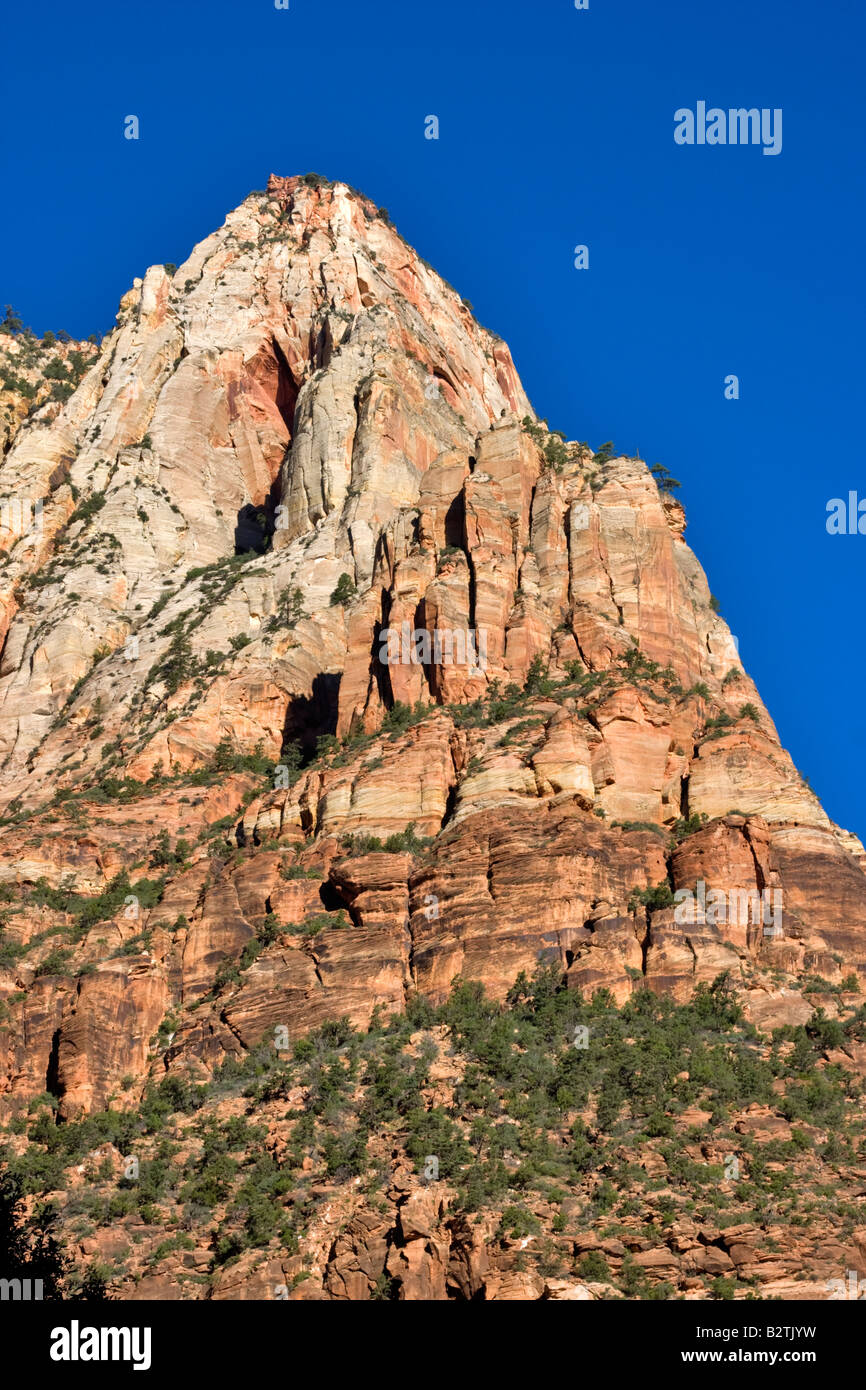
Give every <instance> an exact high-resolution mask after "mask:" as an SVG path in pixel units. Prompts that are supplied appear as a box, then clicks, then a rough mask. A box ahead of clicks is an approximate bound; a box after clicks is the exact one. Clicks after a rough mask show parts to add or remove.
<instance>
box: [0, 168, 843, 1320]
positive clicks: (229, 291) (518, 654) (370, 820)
mask: <svg viewBox="0 0 866 1390" xmlns="http://www.w3.org/2000/svg"><path fill="white" fill-rule="evenodd" d="M92 352H93V354H94V357H95V360H93V362H92V365H90V366H89V369H88V370H87V371H86V373H85V375H84V377H83V379H82V380H81V382H80V384H79V385H78V387H77V389H76V390H75V391H74V392H73V394H71V395H70V396H69V397H68V399H65V400H62V401H60V400H56V401H55V402H54V403H53V404H52V406H51V409H50V410H49V409H47V408H44V409H43V410H37V411H36V413H35V414H34V415H33V416H32V417H31V418H30V420H29V421H28V422H26V423H25V424H22V425H20V426H16V428H15V430H14V431H11V430H10V431H7V437H6V440H7V445H8V447H7V449H6V452H5V455H4V457H3V461H2V468H0V473H2V476H0V496H4V497H16V496H17V497H25V496H26V497H28V498H32V499H39V500H40V503H41V525H40V527H39V528H38V530H37V529H32V530H30V531H25V532H24V533H23V534H11V533H8V532H7V533H3V532H0V542H3V543H4V545H5V557H4V562H3V568H2V575H0V600H2V602H0V608H2V614H3V617H2V624H0V636H2V660H0V754H2V763H3V767H2V774H0V806H2V809H3V820H2V826H0V883H2V885H3V893H4V896H5V898H6V905H5V908H4V916H5V926H4V935H3V941H4V946H5V953H4V956H3V972H2V977H0V990H2V994H3V996H4V998H5V1016H4V1017H5V1022H4V1025H3V1029H4V1032H3V1037H4V1039H5V1041H4V1044H3V1046H4V1052H3V1059H4V1066H3V1073H2V1080H0V1086H2V1096H0V1101H2V1104H3V1105H4V1106H5V1107H6V1108H7V1110H10V1111H14V1109H15V1108H16V1107H17V1106H19V1105H20V1104H21V1103H22V1102H23V1101H24V1100H26V1098H27V1096H28V1095H31V1094H34V1093H36V1092H38V1091H41V1090H44V1089H45V1086H46V1078H50V1084H51V1087H53V1088H54V1093H55V1094H56V1095H57V1097H58V1103H59V1105H60V1107H61V1111H62V1113H63V1114H64V1115H67V1116H71V1115H75V1114H79V1113H83V1112H86V1111H88V1110H90V1109H92V1108H94V1107H99V1106H101V1105H103V1104H105V1103H106V1102H107V1101H108V1099H109V1098H110V1097H116V1096H117V1095H118V1084H119V1081H120V1080H121V1078H122V1077H123V1076H131V1077H132V1078H133V1081H132V1083H131V1089H129V1090H128V1091H127V1092H126V1093H125V1094H126V1096H127V1099H128V1098H129V1097H134V1096H135V1095H136V1094H139V1093H140V1091H141V1088H142V1086H143V1085H144V1084H145V1082H146V1080H147V1078H148V1076H151V1077H153V1076H160V1075H162V1074H164V1073H165V1071H168V1072H170V1073H172V1072H178V1073H183V1074H189V1075H193V1076H197V1077H204V1076H208V1075H210V1074H211V1073H212V1071H213V1068H214V1067H215V1066H216V1065H217V1064H218V1063H220V1062H221V1061H223V1060H225V1058H227V1057H231V1056H237V1055H240V1054H242V1053H243V1052H244V1051H246V1050H248V1049H250V1048H254V1047H256V1046H257V1045H259V1044H260V1043H261V1042H262V1041H263V1040H266V1039H268V1038H270V1037H272V1036H273V1033H274V1030H275V1029H279V1028H284V1029H285V1030H286V1035H287V1037H288V1038H290V1039H292V1038H296V1037H298V1036H301V1035H303V1034H304V1033H306V1032H308V1031H310V1030H311V1029H313V1028H315V1027H318V1026H319V1025H320V1024H321V1023H323V1022H324V1021H326V1020H328V1019H332V1018H336V1017H339V1016H343V1015H345V1016H348V1017H349V1018H350V1019H351V1020H352V1021H353V1022H354V1023H355V1024H357V1025H359V1026H360V1025H365V1024H366V1023H367V1022H368V1021H369V1019H370V1016H371V1014H372V1012H373V1010H374V1009H379V1010H380V1011H381V1010H384V1011H385V1012H386V1013H387V1012H388V1011H396V1010H399V1009H401V1008H403V1006H404V1005H405V1003H406V1001H407V999H409V998H411V997H412V995H413V994H414V993H416V992H420V993H421V994H423V995H425V996H427V997H428V998H429V999H430V1000H432V1001H434V1002H438V1001H441V1000H442V999H443V998H445V997H446V995H447V994H448V991H449V989H450V987H451V983H452V981H453V980H454V978H455V977H456V976H463V977H466V978H474V979H480V980H482V981H483V982H484V984H485V986H486V987H487V989H488V990H489V991H490V992H491V993H492V994H494V995H496V996H498V997H502V996H503V995H504V994H505V992H506V991H507V990H508V989H509V987H510V986H511V984H512V983H513V981H514V979H515V977H516V976H517V975H518V973H519V972H520V971H527V972H531V971H532V970H533V968H534V967H535V966H536V964H537V963H538V961H539V960H542V961H547V962H551V963H555V964H556V965H557V966H558V967H559V968H560V969H561V971H562V974H563V976H564V978H565V979H566V980H567V982H568V985H569V986H570V987H573V988H579V989H581V990H582V991H584V992H585V993H590V994H591V993H592V992H593V991H595V990H597V989H599V988H605V989H608V990H609V991H610V992H611V993H612V995H613V996H614V998H616V999H617V1000H618V1001H620V1002H623V1001H624V1000H626V999H628V998H629V996H630V995H631V994H632V992H633V991H634V989H635V988H636V987H638V986H642V985H643V984H648V985H649V987H650V988H651V989H653V990H656V991H659V992H662V993H669V994H673V995H674V996H675V997H677V998H680V999H686V998H688V997H689V995H690V994H691V991H692V990H693V989H694V987H695V985H696V984H698V983H700V982H702V981H703V982H710V981H712V980H713V979H714V978H715V977H716V976H717V975H719V974H720V973H722V972H728V973H729V974H730V976H731V977H732V978H733V980H734V981H735V983H736V985H737V987H738V989H739V990H740V991H741V992H742V995H743V999H744V1001H745V1004H746V1007H747V1009H749V1010H751V1011H752V1014H753V1016H754V1018H755V1020H756V1021H758V1020H764V1021H765V1023H766V1021H767V1020H772V1023H773V1024H774V1025H776V1024H779V1023H780V1022H785V1021H792V1022H794V1021H800V1018H801V1013H802V1009H801V1004H802V999H801V996H799V995H798V994H797V990H796V982H797V981H798V980H799V979H800V978H802V977H805V976H810V977H814V976H819V977H821V978H822V979H824V980H826V981H827V982H828V983H829V984H830V985H833V986H838V985H839V984H840V982H841V981H842V980H843V979H844V978H845V977H849V976H856V977H859V979H860V980H861V981H862V980H864V979H866V931H864V927H866V875H864V867H863V866H864V862H866V861H864V856H863V851H862V847H861V846H860V844H859V842H858V841H857V840H856V837H854V836H852V835H850V834H848V833H847V832H845V831H842V830H840V829H839V828H838V827H837V826H835V825H833V824H832V823H831V821H830V820H829V818H828V817H827V815H826V814H825V812H824V810H823V809H822V807H821V805H820V804H819V802H818V800H817V798H816V797H815V796H814V794H813V793H812V792H811V790H810V789H809V788H808V786H807V785H806V783H805V782H804V781H803V779H802V778H801V777H800V776H799V774H798V773H797V771H796V769H795V767H794V766H793V763H792V761H791V759H790V757H789V755H788V754H787V753H786V752H785V750H784V749H783V748H782V747H781V745H780V742H779V738H778V735H777V732H776V730H775V727H774V725H773V722H772V719H771V717H770V715H769V713H768V712H767V710H766V709H765V708H764V706H763V704H762V703H761V700H760V696H759V695H758V692H757V690H756V689H755V686H754V684H753V683H752V681H751V680H750V679H749V677H748V675H747V674H746V672H745V671H744V670H743V669H742V667H741V666H740V663H739V660H738V657H737V652H736V648H735V645H734V642H733V639H732V638H731V635H730V632H729V631H728V628H727V626H726V624H725V623H724V621H723V620H722V618H721V617H720V616H719V615H718V614H717V613H716V612H715V611H714V604H713V603H712V602H711V595H710V591H709V587H708V585H707V581H706V578H705V576H704V573H703V571H702V569H701V567H700V565H699V563H698V561H697V559H696V558H695V556H694V555H693V554H692V552H691V551H690V549H689V548H688V546H687V544H686V542H685V539H684V534H683V533H684V528H685V516H684V512H683V509H682V507H681V506H680V505H679V504H678V503H677V502H676V501H675V500H674V499H673V498H672V497H671V496H670V495H669V493H668V491H667V490H666V487H665V484H664V482H663V481H662V482H659V481H657V477H656V476H655V475H654V473H653V472H652V471H650V470H649V469H648V468H647V466H646V465H645V464H644V463H643V462H642V460H640V459H638V458H626V457H615V456H611V455H610V453H609V452H608V451H598V452H593V450H592V449H590V448H589V446H587V445H585V444H582V443H579V442H577V441H567V440H565V439H564V438H562V437H560V436H559V435H557V434H552V433H550V432H549V431H548V430H547V428H546V425H544V424H542V423H539V421H538V420H537V419H536V416H535V414H534V412H533V410H532V408H531V406H530V404H529V402H528V400H527V398H526V395H525V393H524V391H523V388H522V386H521V384H520V381H519V378H518V376H517V372H516V370H515V367H514V364H513V362H512V360H511V356H510V353H509V351H508V348H507V346H506V345H505V343H504V342H503V341H502V340H501V339H500V338H498V337H497V336H496V335H495V334H493V333H491V332H489V331H487V330H486V329H484V328H482V327H481V326H480V325H479V324H478V323H477V322H476V321H475V319H474V318H473V315H472V313H471V311H470V309H469V307H468V305H467V303H466V302H465V301H463V300H462V299H461V297H460V295H459V294H458V293H457V292H456V291H455V290H454V289H453V288H451V287H450V286H449V285H447V284H446V283H445V282H444V281H443V280H442V279H441V278H440V277H439V276H438V275H437V274H436V272H435V271H434V270H433V269H432V268H431V267H430V266H429V265H428V264H427V263H426V262H425V261H424V260H422V258H421V257H420V256H419V255H418V254H417V253H416V252H415V251H414V250H413V249H412V248H411V247H409V246H408V245H407V244H406V243H405V241H404V240H403V239H402V237H400V235H399V234H398V233H397V231H396V230H395V229H394V227H393V226H391V225H390V223H389V222H388V220H387V218H386V216H384V215H383V214H382V213H381V212H379V211H377V210H376V208H375V207H374V206H373V205H372V204H371V203H370V202H369V201H368V200H367V199H366V198H364V197H363V196H362V195H360V194H358V193H356V192H355V191H354V190H352V189H350V188H349V187H348V186H347V185H345V184H341V183H334V184H331V183H329V182H328V181H326V180H322V179H318V178H316V177H315V176H307V177H305V178H289V179H283V178H272V179H271V180H270V182H269V184H268V187H267V190H265V191H263V192H259V193H254V194H251V195H250V196H249V197H248V198H247V199H246V200H245V201H244V202H243V203H242V204H241V206H240V207H238V208H237V209H235V211H233V212H231V213H230V214H229V216H228V217H227V218H226V221H225V223H224V225H223V226H222V227H221V228H220V229H219V230H218V231H216V232H214V233H213V234H212V235H211V236H209V237H207V238H206V239H205V240H204V241H203V242H202V243H200V245H198V246H197V247H195V249H194V250H193V252H192V254H191V255H190V257H189V259H188V260H187V261H186V262H185V264H183V265H181V266H180V267H179V268H178V269H177V270H176V271H174V272H173V273H171V274H170V273H169V272H168V271H167V270H166V268H165V267H163V266H153V267H151V268H150V269H149V270H148V271H147V273H146V275H145V276H144V277H143V278H142V279H141V280H137V281H136V282H135V284H134V286H133V288H132V289H131V290H130V291H129V293H128V294H126V295H125V296H124V298H123V300H122V302H121V305H120V311H119V313H118V317H117V327H116V328H115V330H114V331H113V332H112V333H111V334H110V335H109V336H108V337H107V338H106V339H105V340H104V341H103V343H102V344H101V346H100V347H99V349H96V348H95V347H94V348H93V349H92ZM700 884H702V885H703V888H702V889H700V890H699V885H700ZM713 892H715V893H718V894H724V895H727V896H728V898H731V895H734V897H733V900H734V901H735V902H739V901H740V900H741V899H742V902H744V903H745V907H744V909H743V910H744V912H745V915H744V916H743V915H742V914H741V913H740V912H739V909H738V910H737V913H736V914H735V913H733V911H729V912H728V913H727V915H726V916H720V915H719V914H718V913H716V914H713V913H708V912H706V911H705V910H704V907H703V906H700V908H698V907H697V906H696V907H695V909H694V911H686V910H685V909H684V907H683V903H682V901H681V900H680V899H678V898H675V896H674V895H675V894H682V895H686V894H699V893H703V895H704V897H706V894H707V893H713ZM773 893H777V894H778V895H779V897H778V901H779V904H780V908H779V913H778V920H777V919H776V918H772V919H770V918H769V917H767V916H766V914H765V910H764V904H765V903H766V902H767V895H772V894H773ZM762 895H763V896H762ZM755 899H757V900H758V906H757V907H756V906H755V901H754V900H755ZM696 902H697V899H696ZM702 902H703V899H702ZM166 1020H170V1022H171V1026H170V1027H169V1026H168V1024H167V1023H166ZM169 1034H170V1036H171V1042H170V1043H167V1042H166V1038H167V1037H168V1036H169ZM352 1239H353V1238H351V1237H349V1236H347V1237H346V1240H347V1244H346V1246H345V1250H344V1251H343V1250H342V1249H341V1253H340V1256H339V1259H338V1260H337V1262H336V1266H335V1270H334V1273H333V1276H329V1278H331V1277H332V1279H333V1281H334V1287H335V1288H336V1287H337V1285H338V1284H339V1283H340V1281H341V1280H342V1281H343V1285H344V1286H345V1287H346V1288H349V1287H354V1284H353V1283H352V1281H353V1280H357V1279H358V1278H360V1277H361V1270H362V1264H363V1261H362V1260H361V1256H360V1255H359V1252H358V1249H357V1248H356V1246H357V1242H356V1243H355V1244H354V1245H353V1244H352ZM438 1239H439V1238H438V1237H435V1238H434V1237H433V1236H431V1237H430V1240H429V1241H428V1243H427V1246H425V1249H426V1250H427V1256H425V1262H424V1267H423V1270H421V1269H420V1267H419V1268H416V1266H415V1265H414V1264H412V1259H413V1258H414V1256H412V1257H411V1258H410V1256H408V1255H406V1254H405V1252H404V1251H401V1253H400V1255H399V1259H398V1257H397V1256H396V1255H395V1257H394V1258H395V1259H398V1263H399V1262H400V1261H402V1262H403V1263H400V1268H399V1271H398V1270H397V1269H396V1267H395V1270H394V1271H393V1274H394V1277H395V1278H397V1277H399V1278H400V1279H401V1280H409V1281H412V1280H416V1279H417V1280H419V1281H421V1282H420V1283H419V1288H420V1287H421V1286H422V1285H423V1287H424V1288H428V1289H430V1290H434V1289H435V1290H439V1291H440V1292H441V1289H442V1287H443V1282H442V1281H443V1280H444V1279H447V1278H448V1277H449V1276H448V1275H447V1270H446V1263H447V1262H446V1261H445V1255H444V1253H443V1252H442V1251H441V1250H440V1248H439V1245H437V1240H438ZM431 1241H432V1245H431V1244H430V1242H431ZM406 1248H407V1249H412V1248H413V1247H412V1245H411V1244H410V1245H409V1246H407V1247H406ZM431 1250H432V1251H433V1253H432V1254H431V1253H430V1252H431ZM437 1252H438V1253H437ZM428 1256H429V1259H428ZM406 1260H409V1264H408V1265H406V1264H405V1261H406ZM431 1260H432V1263H431V1262H430V1261H431ZM359 1261H360V1263H359ZM437 1262H438V1263H437ZM474 1277H475V1276H474V1275H470V1274H469V1273H467V1274H466V1275H465V1278H466V1279H468V1280H470V1282H471V1279H472V1278H474ZM430 1296H438V1294H435V1295H434V1294H433V1293H431V1294H430ZM549 1296H551V1297H553V1296H560V1295H558V1294H557V1295H554V1294H551V1295H549Z"/></svg>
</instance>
